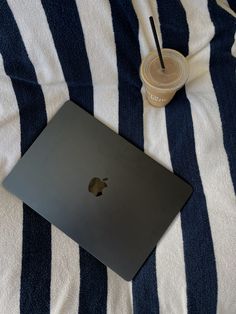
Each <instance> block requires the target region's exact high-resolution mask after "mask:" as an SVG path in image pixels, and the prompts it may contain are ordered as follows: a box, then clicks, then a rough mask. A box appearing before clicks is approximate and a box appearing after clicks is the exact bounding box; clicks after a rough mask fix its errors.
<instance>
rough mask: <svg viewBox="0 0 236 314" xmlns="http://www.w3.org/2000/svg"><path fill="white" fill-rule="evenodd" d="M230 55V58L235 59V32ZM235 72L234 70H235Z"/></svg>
mask: <svg viewBox="0 0 236 314" xmlns="http://www.w3.org/2000/svg"><path fill="white" fill-rule="evenodd" d="M231 53H232V56H233V57H234V58H236V32H235V34H234V43H233V46H232V48H231ZM235 71H236V70H235Z"/></svg>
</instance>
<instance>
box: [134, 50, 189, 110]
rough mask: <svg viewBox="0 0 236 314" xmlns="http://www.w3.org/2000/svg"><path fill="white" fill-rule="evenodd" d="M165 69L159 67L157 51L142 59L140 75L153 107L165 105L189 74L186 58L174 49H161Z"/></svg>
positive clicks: (183, 83)
mask: <svg viewBox="0 0 236 314" xmlns="http://www.w3.org/2000/svg"><path fill="white" fill-rule="evenodd" d="M162 56H163V60H164V63H165V70H163V69H162V68H161V65H160V60H159V57H158V54H157V52H155V51H153V52H151V53H149V54H148V55H147V56H146V57H145V58H144V60H143V61H142V64H141V67H140V77H141V80H142V82H143V84H144V86H145V89H146V96H147V99H148V101H149V103H150V104H151V105H153V106H155V107H164V106H166V105H167V104H168V103H169V102H170V101H171V99H172V98H173V97H174V95H175V93H176V92H177V91H178V90H179V89H181V88H182V87H183V86H184V85H185V83H186V81H187V79H188V75H189V67H188V62H187V60H186V58H185V57H184V56H183V55H182V54H181V53H179V52H178V51H176V50H173V49H166V48H164V49H162Z"/></svg>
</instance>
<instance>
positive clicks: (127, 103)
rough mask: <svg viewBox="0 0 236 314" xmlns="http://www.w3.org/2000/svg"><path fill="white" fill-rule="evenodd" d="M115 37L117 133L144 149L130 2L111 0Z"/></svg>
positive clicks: (135, 32) (137, 53) (136, 45)
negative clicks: (117, 105) (117, 91)
mask: <svg viewBox="0 0 236 314" xmlns="http://www.w3.org/2000/svg"><path fill="white" fill-rule="evenodd" d="M110 4H111V11H112V20H113V29H114V33H115V43H116V54H117V66H118V82H119V83H118V88H119V133H120V134H121V135H122V136H123V137H125V138H126V139H128V140H129V141H130V142H132V143H134V144H135V145H136V146H138V147H139V148H140V149H143V101H142V96H141V93H140V90H141V86H142V83H141V81H140V79H139V66H140V63H141V56H140V50H139V42H138V20H137V17H136V15H135V12H134V9H133V7H132V4H131V1H128V0H123V1H115V0H110Z"/></svg>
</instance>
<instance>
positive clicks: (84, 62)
mask: <svg viewBox="0 0 236 314" xmlns="http://www.w3.org/2000/svg"><path fill="white" fill-rule="evenodd" d="M41 2H42V5H43V7H44V10H45V13H46V16H47V20H48V24H49V27H50V30H51V33H52V36H53V40H54V44H55V47H56V50H57V53H58V57H59V60H60V63H61V66H62V70H63V73H64V77H65V80H66V83H67V85H68V89H69V94H70V99H71V100H73V101H74V102H76V103H77V104H78V105H80V106H81V107H83V108H84V109H85V110H87V111H88V112H90V113H92V112H93V85H92V76H91V72H90V67H89V61H88V57H87V52H86V47H85V41H84V35H83V30H82V26H81V22H80V18H79V12H78V9H77V6H76V3H75V1H74V0H54V1H50V0H42V1H41Z"/></svg>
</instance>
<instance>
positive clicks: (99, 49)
mask: <svg viewBox="0 0 236 314" xmlns="http://www.w3.org/2000/svg"><path fill="white" fill-rule="evenodd" d="M76 3H77V7H78V11H79V15H80V20H81V24H82V27H83V32H84V37H85V45H86V50H87V55H88V59H89V65H90V69H91V74H92V81H93V88H94V115H95V116H96V117H97V118H98V119H99V120H101V121H102V122H103V123H104V124H106V125H107V126H109V127H110V128H112V129H113V130H115V131H116V132H117V131H118V97H119V96H118V88H117V86H118V73H117V60H116V46H115V39H114V33H113V28H112V19H111V8H110V4H109V1H107V0H106V1H103V2H102V5H101V7H100V9H98V3H97V1H76Z"/></svg>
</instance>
